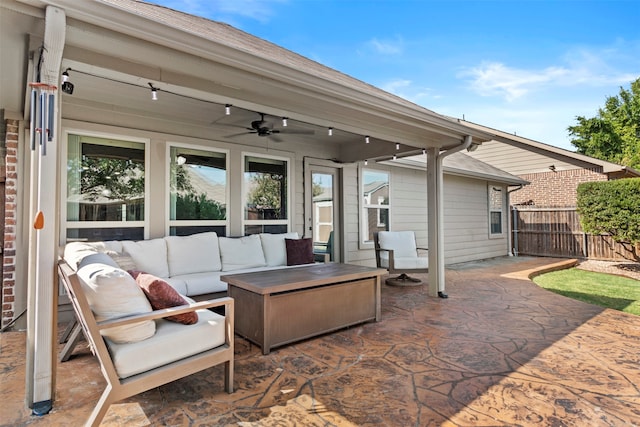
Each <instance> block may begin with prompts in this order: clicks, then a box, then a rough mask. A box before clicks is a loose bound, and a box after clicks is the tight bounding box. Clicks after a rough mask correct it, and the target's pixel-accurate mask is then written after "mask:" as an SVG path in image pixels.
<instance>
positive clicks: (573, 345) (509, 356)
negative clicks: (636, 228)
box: [0, 257, 640, 426]
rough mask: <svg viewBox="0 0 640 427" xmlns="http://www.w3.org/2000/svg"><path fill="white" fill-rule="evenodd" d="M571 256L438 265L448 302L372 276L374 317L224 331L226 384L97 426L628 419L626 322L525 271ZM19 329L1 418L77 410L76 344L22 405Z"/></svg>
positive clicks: (632, 417)
mask: <svg viewBox="0 0 640 427" xmlns="http://www.w3.org/2000/svg"><path fill="white" fill-rule="evenodd" d="M572 262H573V261H571V260H560V259H553V258H513V257H503V258H497V259H492V260H487V261H478V262H472V263H465V264H457V265H452V266H450V267H448V268H447V270H446V282H447V290H448V293H449V296H450V298H449V299H448V300H441V299H436V298H430V297H429V296H428V286H426V285H425V286H420V287H412V288H394V287H388V286H383V291H382V321H381V322H378V323H367V324H364V325H360V326H357V327H352V328H349V329H346V330H341V331H338V332H336V333H333V334H329V335H324V336H322V337H319V338H316V339H312V340H308V341H304V342H301V343H298V344H295V345H289V346H285V347H282V348H280V349H277V350H274V351H272V352H271V354H270V355H268V356H263V355H262V353H261V351H260V349H259V348H257V347H255V346H251V345H250V344H249V343H248V342H246V341H244V340H243V339H240V338H236V369H235V374H236V375H235V389H236V391H235V392H234V393H233V394H230V395H229V394H226V393H225V392H224V391H223V387H222V381H223V379H222V368H221V367H219V368H211V369H209V370H205V371H203V372H200V373H198V374H195V375H193V376H190V377H188V378H184V379H182V380H179V381H176V382H173V383H170V384H168V385H166V386H163V387H160V388H157V389H154V390H152V391H149V392H146V393H143V394H141V395H138V396H136V397H134V398H131V399H128V400H126V401H123V402H120V403H118V404H116V405H113V406H112V407H111V409H110V410H109V412H108V414H107V416H106V417H105V420H104V423H103V425H113V426H116V425H117V426H120V425H129V426H133V425H216V426H275V425H278V426H283V425H287V426H289V425H291V426H293V425H305V426H374V425H375V426H381V425H385V426H428V425H439V426H440V425H447V426H469V425H473V426H478V425H491V426H500V425H521V426H528V425H531V426H533V425H536V426H538V425H547V426H551V425H553V426H565V425H566V426H570V425H573V426H587V425H588V426H622V425H639V424H640V412H639V411H638V408H639V407H640V389H639V388H638V384H639V383H640V372H639V370H638V364H639V362H640V356H639V355H640V318H639V317H637V316H633V315H629V314H626V313H621V312H616V311H612V310H603V309H601V308H599V307H596V306H592V305H589V304H585V303H581V302H578V301H575V300H571V299H568V298H565V297H562V296H558V295H556V294H553V293H550V292H548V291H546V290H544V289H541V288H539V287H538V286H536V285H535V284H533V283H532V282H531V281H530V280H529V276H530V275H531V274H534V273H535V272H537V271H546V270H548V269H557V268H566V267H567V266H569V265H571V264H572ZM424 279H425V280H426V279H427V277H426V276H425V277H424ZM25 338H26V336H25V333H24V332H10V333H3V334H2V335H0V375H1V378H0V399H1V400H2V405H1V409H0V420H1V424H2V425H26V424H29V425H77V424H78V423H79V422H81V421H83V420H85V419H86V418H87V417H88V415H89V413H90V412H91V409H92V408H93V405H95V403H96V401H97V399H98V398H99V396H100V393H101V392H102V389H103V387H104V380H103V378H102V376H101V375H100V372H99V365H98V363H97V361H96V360H95V358H94V357H92V356H91V353H90V351H89V350H88V349H87V348H86V347H82V346H80V347H78V349H77V350H76V351H75V353H74V356H73V357H72V358H71V360H70V361H68V362H66V363H62V364H59V366H58V370H57V380H56V383H57V387H56V405H55V406H54V409H53V411H52V412H51V413H50V414H48V415H46V416H43V417H35V416H33V415H31V413H30V411H29V410H28V409H27V408H26V407H25V405H24V391H23V390H24V387H23V385H24V372H25V365H24V351H25V350H24V349H25V345H24V341H25Z"/></svg>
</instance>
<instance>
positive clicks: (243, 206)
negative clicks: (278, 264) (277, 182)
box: [240, 151, 294, 235]
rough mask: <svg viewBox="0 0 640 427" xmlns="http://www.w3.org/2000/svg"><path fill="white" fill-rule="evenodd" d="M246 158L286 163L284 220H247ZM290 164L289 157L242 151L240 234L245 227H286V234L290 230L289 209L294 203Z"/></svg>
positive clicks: (290, 213)
mask: <svg viewBox="0 0 640 427" xmlns="http://www.w3.org/2000/svg"><path fill="white" fill-rule="evenodd" d="M247 157H256V158H261V159H269V160H278V161H283V162H285V163H286V165H287V166H286V173H287V176H286V181H287V191H286V193H285V194H286V198H287V200H286V203H287V209H286V215H287V218H286V219H247V218H246V214H245V213H246V212H245V210H246V208H247V198H248V197H247V196H248V194H247V191H248V189H247V183H246V180H245V173H246V170H245V165H246V159H247ZM292 163H293V159H292V158H291V157H286V156H274V155H270V154H264V153H256V152H248V151H243V152H242V153H241V155H240V164H241V168H240V169H241V172H240V179H241V202H240V209H241V218H242V220H241V230H242V234H243V235H244V234H246V232H245V230H246V228H247V226H251V225H262V226H265V225H284V226H286V229H287V232H289V231H290V230H291V215H292V210H291V207H292V205H293V203H294V200H293V198H292V195H293V192H292V186H293V181H292V178H293V177H292Z"/></svg>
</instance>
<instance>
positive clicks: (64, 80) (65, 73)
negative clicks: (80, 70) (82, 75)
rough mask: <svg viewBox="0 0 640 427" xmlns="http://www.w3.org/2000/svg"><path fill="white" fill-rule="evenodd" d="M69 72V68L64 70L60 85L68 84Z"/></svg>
mask: <svg viewBox="0 0 640 427" xmlns="http://www.w3.org/2000/svg"><path fill="white" fill-rule="evenodd" d="M69 70H70V68H67V69H66V70H64V72H63V73H62V83H64V82H68V81H69Z"/></svg>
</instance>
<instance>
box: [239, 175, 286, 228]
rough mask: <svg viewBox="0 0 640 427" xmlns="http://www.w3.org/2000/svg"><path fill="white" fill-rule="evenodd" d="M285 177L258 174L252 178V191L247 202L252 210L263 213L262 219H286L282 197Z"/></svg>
mask: <svg viewBox="0 0 640 427" xmlns="http://www.w3.org/2000/svg"><path fill="white" fill-rule="evenodd" d="M285 188H286V187H285V177H284V175H280V174H270V173H256V174H253V175H252V176H251V189H250V191H249V194H248V195H247V202H248V204H249V206H250V207H251V208H252V209H255V210H256V211H257V212H260V213H261V216H262V218H268V219H282V218H285V215H284V213H285V209H284V206H282V200H283V198H282V195H283V192H284V190H285Z"/></svg>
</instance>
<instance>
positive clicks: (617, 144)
mask: <svg viewBox="0 0 640 427" xmlns="http://www.w3.org/2000/svg"><path fill="white" fill-rule="evenodd" d="M576 120H577V122H578V124H577V125H575V126H569V127H568V128H567V130H568V131H569V134H570V135H571V136H572V137H573V139H572V140H571V144H573V146H575V147H576V148H577V152H578V153H581V154H586V155H588V156H591V157H595V158H597V159H602V160H607V161H610V162H613V163H618V164H621V165H625V166H629V167H632V168H638V169H640V78H638V79H636V80H635V81H634V82H631V87H630V89H629V90H626V89H624V88H622V87H621V88H620V93H619V94H618V96H610V97H607V99H606V101H605V105H604V108H600V109H599V110H598V114H597V115H596V117H592V118H585V117H583V116H577V117H576Z"/></svg>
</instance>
